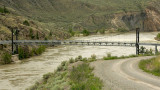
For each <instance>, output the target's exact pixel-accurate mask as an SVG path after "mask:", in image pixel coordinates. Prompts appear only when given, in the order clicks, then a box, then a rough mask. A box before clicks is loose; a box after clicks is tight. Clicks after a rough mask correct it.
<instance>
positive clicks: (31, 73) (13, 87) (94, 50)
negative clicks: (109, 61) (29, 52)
mask: <svg viewBox="0 0 160 90" xmlns="http://www.w3.org/2000/svg"><path fill="white" fill-rule="evenodd" d="M156 34H157V32H151V33H141V34H140V37H141V38H140V41H141V42H154V43H157V42H156V41H155V40H154V37H155V36H156ZM135 38H136V37H135V33H125V34H109V35H107V34H106V35H91V36H88V37H74V38H72V39H74V40H93V41H126V42H135ZM147 48H153V49H154V47H147ZM107 53H111V54H112V55H116V56H121V55H130V54H135V53H136V51H135V47H122V46H121V47H116V46H58V47H54V48H48V49H47V50H46V52H44V53H43V54H42V55H41V56H36V57H32V58H29V59H26V60H24V61H23V62H21V63H17V64H10V65H3V66H0V90H24V89H25V88H28V87H30V86H31V85H33V84H34V83H35V82H36V81H39V80H40V79H42V76H43V75H44V74H46V73H48V72H54V70H55V69H56V68H57V67H58V65H60V63H61V62H62V61H64V60H68V59H69V58H71V57H76V56H78V55H82V56H83V57H90V56H91V55H92V54H95V55H97V57H98V58H102V57H103V56H104V55H106V54H107Z"/></svg>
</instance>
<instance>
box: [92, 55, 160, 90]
mask: <svg viewBox="0 0 160 90" xmlns="http://www.w3.org/2000/svg"><path fill="white" fill-rule="evenodd" d="M149 58H153V56H147V57H136V58H129V59H120V60H109V61H104V60H103V61H102V60H100V61H96V62H92V63H91V66H93V67H95V70H94V73H95V75H96V76H97V77H100V79H102V80H103V82H104V88H103V89H104V90H160V77H156V76H153V75H151V74H148V73H145V72H143V71H142V70H140V69H139V68H138V63H139V61H140V60H142V59H149Z"/></svg>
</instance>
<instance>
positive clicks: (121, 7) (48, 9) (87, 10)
mask: <svg viewBox="0 0 160 90" xmlns="http://www.w3.org/2000/svg"><path fill="white" fill-rule="evenodd" d="M159 2H160V1H158V0H127V1H126V0H118V1H117V0H100V1H99V0H87V1H86V0H1V1H0V4H1V5H5V6H6V7H8V8H10V9H11V11H12V13H15V14H18V15H21V16H25V17H27V18H30V19H33V20H36V21H38V22H39V23H40V24H41V25H42V27H46V26H47V29H49V30H50V29H54V30H55V29H56V28H62V29H65V30H68V28H73V30H77V31H79V30H84V29H88V30H92V31H94V30H97V29H106V30H107V29H115V30H117V29H118V28H125V29H128V30H134V29H135V28H136V27H141V28H142V30H143V31H159V21H157V18H158V17H159V8H160V7H159ZM153 16H154V17H153ZM155 16H156V17H155ZM154 19H156V22H153V21H154Z"/></svg>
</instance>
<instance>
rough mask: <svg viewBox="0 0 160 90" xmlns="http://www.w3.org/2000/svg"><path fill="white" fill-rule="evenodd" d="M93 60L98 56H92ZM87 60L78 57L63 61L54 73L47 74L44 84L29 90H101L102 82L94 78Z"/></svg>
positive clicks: (38, 83) (44, 77)
mask: <svg viewBox="0 0 160 90" xmlns="http://www.w3.org/2000/svg"><path fill="white" fill-rule="evenodd" d="M91 58H92V59H95V58H96V56H95V55H92V56H91ZM87 60H88V59H87V58H82V56H78V57H77V58H75V59H73V58H71V59H70V60H69V61H63V62H62V63H61V64H60V66H59V67H58V68H57V70H56V71H55V72H54V73H48V74H45V75H44V76H43V81H42V82H37V83H36V84H35V85H34V86H32V87H31V88H29V89H27V90H101V89H102V86H103V84H102V81H101V80H100V79H99V78H97V77H95V76H94V74H93V73H92V71H93V68H91V67H90V66H89V62H87ZM79 62H81V63H79ZM71 66H72V67H71Z"/></svg>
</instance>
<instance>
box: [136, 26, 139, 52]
mask: <svg viewBox="0 0 160 90" xmlns="http://www.w3.org/2000/svg"><path fill="white" fill-rule="evenodd" d="M139 31H140V28H136V55H139Z"/></svg>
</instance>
